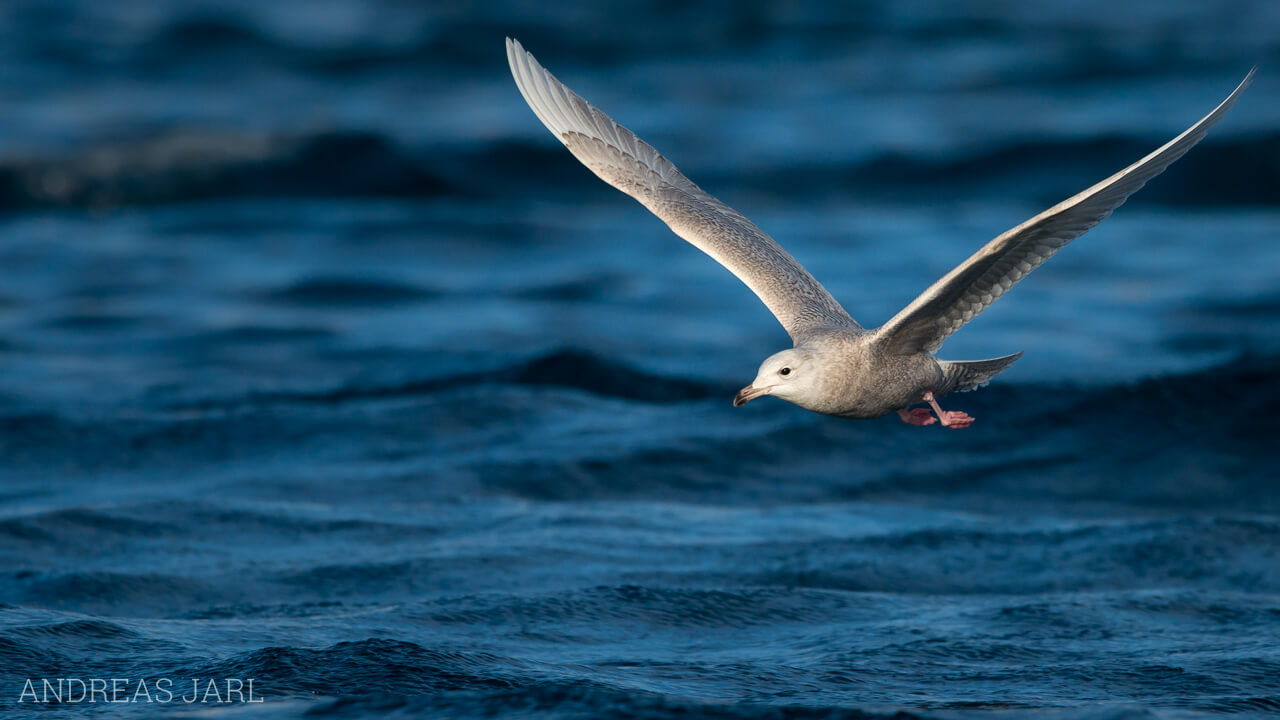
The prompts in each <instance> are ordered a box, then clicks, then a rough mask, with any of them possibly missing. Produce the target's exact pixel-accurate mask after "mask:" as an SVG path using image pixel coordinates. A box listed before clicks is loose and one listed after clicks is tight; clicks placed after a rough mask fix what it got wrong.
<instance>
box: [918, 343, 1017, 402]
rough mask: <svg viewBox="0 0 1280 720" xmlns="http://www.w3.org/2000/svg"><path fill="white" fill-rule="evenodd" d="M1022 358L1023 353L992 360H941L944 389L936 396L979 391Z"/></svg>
mask: <svg viewBox="0 0 1280 720" xmlns="http://www.w3.org/2000/svg"><path fill="white" fill-rule="evenodd" d="M1020 357H1022V353H1020V352H1019V353H1014V354H1012V355H1005V356H1004V357H998V358H991V359H990V360H962V361H951V360H939V361H938V367H941V368H942V387H941V388H940V389H941V392H937V393H935V394H937V395H945V394H947V393H949V392H966V391H969V390H977V389H978V388H980V387H982V386H983V385H986V384H987V383H989V382H991V378H993V377H995V376H996V375H999V374H1000V373H1001V372H1003V371H1004V370H1005V369H1006V368H1008V367H1009V366H1010V365H1012V364H1013V363H1014V361H1015V360H1017V359H1018V358H1020Z"/></svg>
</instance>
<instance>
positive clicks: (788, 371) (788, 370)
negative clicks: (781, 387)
mask: <svg viewBox="0 0 1280 720" xmlns="http://www.w3.org/2000/svg"><path fill="white" fill-rule="evenodd" d="M778 374H779V375H782V376H784V377H785V376H787V375H790V374H791V368H782V369H781V370H779V371H778Z"/></svg>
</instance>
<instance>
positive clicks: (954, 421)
mask: <svg viewBox="0 0 1280 720" xmlns="http://www.w3.org/2000/svg"><path fill="white" fill-rule="evenodd" d="M924 401H925V402H927V403H929V405H930V406H932V407H933V411H934V412H935V413H937V414H938V419H939V420H941V421H942V426H943V427H949V428H954V429H956V430H959V429H960V428H967V427H969V426H970V425H972V424H973V418H972V417H970V416H969V415H968V414H967V413H962V412H960V411H959V410H943V409H942V408H941V407H939V406H938V400H937V399H936V398H934V397H933V392H932V391H929V390H926V391H925V393H924Z"/></svg>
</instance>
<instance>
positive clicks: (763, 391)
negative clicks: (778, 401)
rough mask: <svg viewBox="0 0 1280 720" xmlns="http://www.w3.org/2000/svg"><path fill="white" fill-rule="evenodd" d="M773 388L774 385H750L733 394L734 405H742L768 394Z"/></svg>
mask: <svg viewBox="0 0 1280 720" xmlns="http://www.w3.org/2000/svg"><path fill="white" fill-rule="evenodd" d="M772 389H773V388H772V387H762V388H758V387H756V386H755V385H748V386H746V387H744V388H742V389H741V390H739V391H738V394H737V395H734V396H733V406H734V407H742V406H743V405H746V404H747V403H749V402H751V401H752V400H755V399H756V398H758V397H760V396H761V395H768V394H769V391H770V390H772Z"/></svg>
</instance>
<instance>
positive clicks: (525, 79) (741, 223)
mask: <svg viewBox="0 0 1280 720" xmlns="http://www.w3.org/2000/svg"><path fill="white" fill-rule="evenodd" d="M507 60H508V62H510V64H511V74H512V75H513V76H514V77H515V80H516V85H517V86H519V88H520V93H521V94H522V95H524V99H525V102H527V103H529V107H530V108H532V109H533V112H534V114H535V115H537V116H538V119H539V120H541V121H542V124H543V125H546V126H547V129H548V130H550V131H551V132H552V134H554V135H555V136H556V137H557V138H559V139H560V142H562V143H564V145H565V147H567V148H569V152H571V153H573V156H574V157H576V158H578V160H580V161H581V162H582V164H583V165H586V166H587V167H588V168H590V169H591V171H592V172H594V173H595V174H596V175H598V176H599V177H600V179H601V180H604V181H605V182H607V183H609V184H610V185H612V186H614V187H615V188H617V189H619V190H621V191H622V192H624V193H626V194H628V195H630V196H631V197H633V198H635V199H636V200H639V201H640V204H642V205H644V206H645V207H646V208H648V209H649V211H650V212H652V213H653V214H654V215H657V216H658V217H659V218H661V219H662V221H663V222H665V223H666V224H667V225H669V226H670V227H671V229H672V230H673V231H674V232H675V234H676V235H679V236H680V237H682V238H684V239H685V240H687V241H689V242H690V243H691V244H693V245H694V246H695V247H697V248H698V249H699V250H702V251H703V252H705V253H706V254H708V255H710V256H711V257H712V258H714V259H715V260H716V261H717V262H719V263H720V264H721V265H724V266H725V267H726V268H728V269H729V272H731V273H733V274H734V275H736V276H737V277H738V279H739V280H741V281H742V282H744V283H746V285H747V287H749V288H751V291H752V292H754V293H755V294H756V295H757V296H758V297H759V298H760V300H762V301H763V302H764V304H765V306H767V307H768V308H769V310H770V312H772V313H773V314H774V316H776V317H777V318H778V322H780V323H782V327H783V328H785V329H786V331H787V333H788V334H789V335H791V337H792V339H793V340H797V341H798V340H799V338H801V337H803V336H804V335H805V334H806V333H807V332H808V331H810V330H813V329H815V328H818V327H824V326H834V327H852V328H857V327H859V325H858V324H857V323H856V322H854V320H853V318H851V317H849V314H848V313H846V312H845V311H844V308H842V307H840V303H838V302H836V301H835V298H833V297H831V293H829V292H827V290H826V288H824V287H822V285H821V284H820V283H819V282H818V281H817V280H815V279H814V278H813V276H812V275H810V274H809V272H808V271H807V270H805V269H804V267H803V266H802V265H800V263H798V262H796V259H795V258H793V257H791V255H789V254H788V253H787V251H786V250H783V249H782V247H780V246H779V245H778V243H776V242H774V240H773V238H771V237H769V236H768V235H766V234H764V232H763V231H761V230H760V228H758V227H756V226H755V225H753V224H752V223H751V221H750V220H748V219H746V218H745V217H743V216H742V215H741V214H740V213H738V212H737V211H735V210H734V209H733V208H731V207H729V206H728V205H725V204H724V203H722V202H720V201H719V200H717V199H715V198H714V197H711V196H710V195H708V194H707V193H705V192H703V190H702V189H701V188H699V187H698V186H697V185H694V184H693V183H692V182H690V180H689V179H688V178H686V177H685V176H684V175H682V174H681V173H680V171H679V170H677V169H676V166H675V165H672V164H671V163H670V161H668V160H667V159H666V158H664V157H662V155H661V154H659V153H658V151H657V150H654V149H653V146H651V145H649V144H648V143H646V142H645V141H643V140H641V139H640V138H638V137H636V136H635V135H634V134H633V133H632V132H631V131H630V130H627V129H626V128H624V127H622V126H621V125H619V124H618V123H616V122H614V121H613V119H612V118H610V117H609V116H608V115H605V114H604V113H602V112H600V111H599V110H597V109H596V108H594V107H593V106H592V105H591V104H590V103H588V102H587V101H585V100H583V99H582V98H581V97H579V96H578V95H577V94H575V93H574V92H573V91H572V90H570V89H569V88H567V87H565V86H564V84H563V83H561V82H560V81H559V80H557V79H556V78H555V76H554V75H552V74H551V73H550V72H547V70H546V69H545V68H543V67H542V66H541V65H539V64H538V61H537V60H535V59H534V57H533V55H532V54H531V53H529V52H528V51H527V50H525V49H524V48H523V47H521V46H520V43H519V42H516V41H515V40H512V39H510V38H507Z"/></svg>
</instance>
